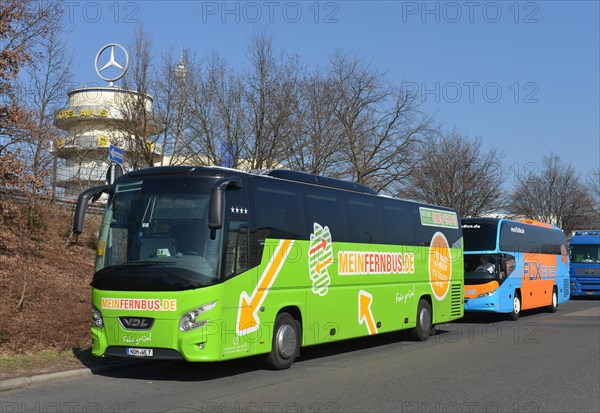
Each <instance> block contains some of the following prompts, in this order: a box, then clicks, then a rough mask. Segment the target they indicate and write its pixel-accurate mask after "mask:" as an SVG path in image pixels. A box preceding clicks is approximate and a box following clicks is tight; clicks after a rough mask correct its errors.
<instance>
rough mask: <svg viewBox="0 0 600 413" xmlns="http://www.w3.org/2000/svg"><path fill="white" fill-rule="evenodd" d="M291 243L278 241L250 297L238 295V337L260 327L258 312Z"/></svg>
mask: <svg viewBox="0 0 600 413" xmlns="http://www.w3.org/2000/svg"><path fill="white" fill-rule="evenodd" d="M293 243H294V241H292V240H281V241H279V244H278V245H277V248H276V249H275V253H274V254H273V256H272V257H271V261H270V262H269V264H268V265H267V268H265V271H264V272H263V275H262V276H261V277H260V280H258V284H257V285H256V288H255V289H254V291H253V292H252V295H251V296H248V294H247V293H246V292H245V291H242V293H241V294H240V306H239V310H238V320H237V334H238V336H241V335H244V334H248V333H251V332H253V331H256V330H258V327H259V325H260V319H259V318H258V310H259V309H260V307H261V305H262V303H263V302H264V301H265V298H267V294H268V293H269V288H271V286H272V285H273V282H275V278H277V275H278V274H279V271H281V267H282V266H283V263H284V262H285V259H286V258H287V256H288V254H289V253H290V250H291V248H292V244H293Z"/></svg>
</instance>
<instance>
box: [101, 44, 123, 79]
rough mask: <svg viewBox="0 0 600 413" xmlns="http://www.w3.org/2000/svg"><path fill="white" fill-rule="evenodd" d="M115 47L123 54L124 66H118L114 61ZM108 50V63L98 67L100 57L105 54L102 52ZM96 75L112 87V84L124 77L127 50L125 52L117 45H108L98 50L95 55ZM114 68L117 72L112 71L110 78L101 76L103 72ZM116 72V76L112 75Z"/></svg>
mask: <svg viewBox="0 0 600 413" xmlns="http://www.w3.org/2000/svg"><path fill="white" fill-rule="evenodd" d="M115 47H118V48H119V49H121V51H122V52H123V54H124V55H125V63H124V64H120V63H119V62H117V60H116V59H115ZM108 49H110V57H109V58H108V62H106V64H105V65H104V66H102V67H99V64H98V62H99V60H100V57H101V56H103V55H104V54H105V53H104V51H106V50H108ZM95 65H96V73H98V76H100V78H102V79H104V80H106V81H107V82H110V83H111V85H112V82H114V81H116V80H119V79H120V78H122V77H123V76H124V75H125V72H126V71H127V68H128V67H129V55H128V54H127V50H125V48H124V47H123V46H121V45H120V44H118V43H109V44H107V45H106V46H104V47H102V48H101V49H100V51H99V52H98V54H97V55H96V62H95ZM111 67H114V68H116V69H117V70H112V71H111V73H113V75H110V76H104V75H103V74H102V72H103V71H105V70H107V69H109V68H111ZM115 72H116V74H114V73H115Z"/></svg>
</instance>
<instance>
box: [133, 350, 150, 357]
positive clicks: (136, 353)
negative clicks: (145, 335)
mask: <svg viewBox="0 0 600 413" xmlns="http://www.w3.org/2000/svg"><path fill="white" fill-rule="evenodd" d="M127 355H128V356H134V357H152V356H153V352H152V349H151V348H128V349H127Z"/></svg>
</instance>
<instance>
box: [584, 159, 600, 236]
mask: <svg viewBox="0 0 600 413" xmlns="http://www.w3.org/2000/svg"><path fill="white" fill-rule="evenodd" d="M587 186H588V188H589V190H590V194H591V197H592V199H593V202H594V210H595V212H596V214H598V215H600V168H596V169H593V170H592V171H591V172H590V174H589V175H588V178H587ZM593 226H594V228H600V224H599V223H598V222H596V224H595V225H593Z"/></svg>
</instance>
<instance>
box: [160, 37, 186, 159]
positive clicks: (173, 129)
mask: <svg viewBox="0 0 600 413" xmlns="http://www.w3.org/2000/svg"><path fill="white" fill-rule="evenodd" d="M192 69H193V66H192V62H191V59H190V57H189V52H188V51H187V50H184V49H183V48H182V49H181V52H180V55H179V57H178V58H176V57H175V54H174V52H173V49H172V48H171V49H169V51H168V52H167V53H166V54H164V55H163V56H162V61H161V63H160V66H159V67H158V70H157V72H156V74H155V79H156V81H155V82H154V91H155V96H156V100H155V109H156V112H157V116H158V119H159V121H160V124H161V125H162V126H163V128H164V129H163V131H162V141H161V148H160V149H161V159H162V162H163V164H169V165H176V164H181V163H186V162H187V161H188V157H187V156H186V152H188V151H186V141H187V138H186V136H187V135H188V134H189V129H190V122H191V113H190V107H189V103H188V100H189V99H190V97H191V95H192V82H191V80H192V78H193V76H192V73H191V70H192Z"/></svg>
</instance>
